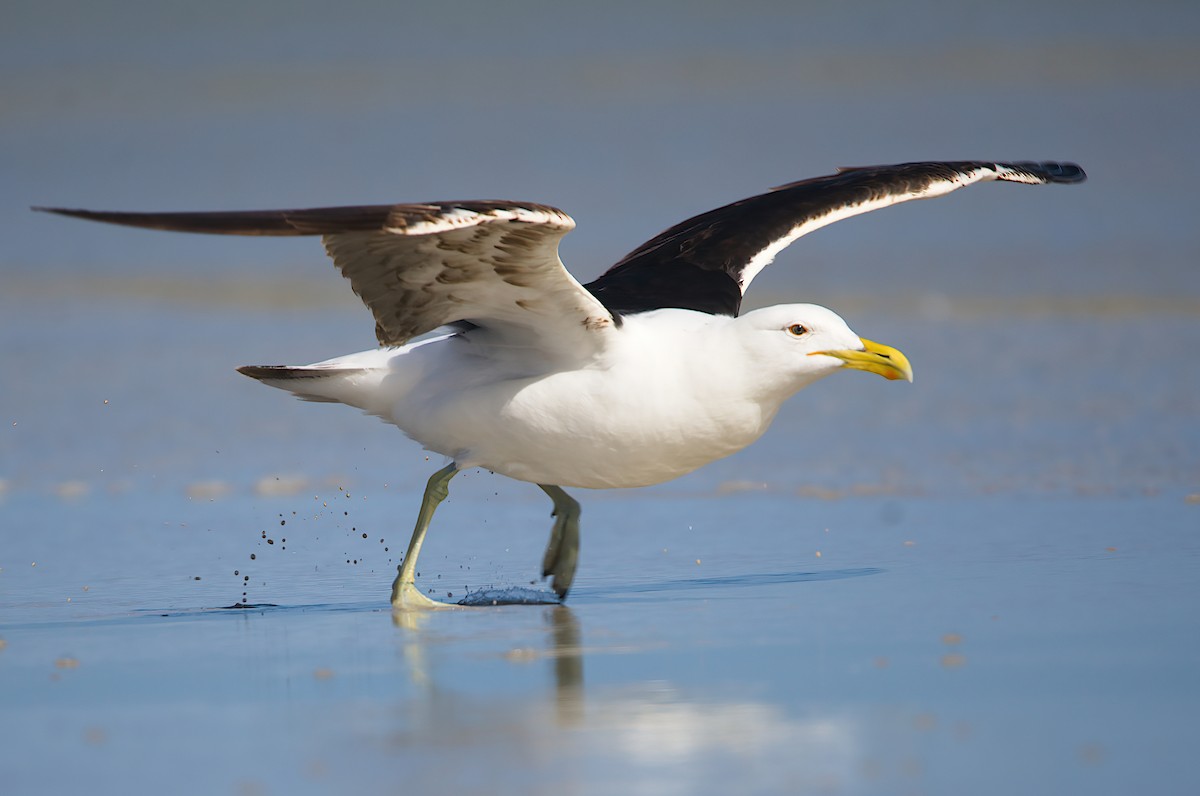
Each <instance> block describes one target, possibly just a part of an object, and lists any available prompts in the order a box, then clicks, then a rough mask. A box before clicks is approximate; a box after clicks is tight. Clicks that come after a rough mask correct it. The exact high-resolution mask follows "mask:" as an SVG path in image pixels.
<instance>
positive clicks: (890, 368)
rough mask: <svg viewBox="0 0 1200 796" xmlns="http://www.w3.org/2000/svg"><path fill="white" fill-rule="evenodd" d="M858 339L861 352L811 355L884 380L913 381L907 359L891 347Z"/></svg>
mask: <svg viewBox="0 0 1200 796" xmlns="http://www.w3.org/2000/svg"><path fill="white" fill-rule="evenodd" d="M860 339H862V344H863V349H862V350H861V351H859V350H855V349H852V348H846V349H841V350H838V351H814V352H813V353H814V354H822V355H824V356H827V357H836V358H838V359H840V360H842V362H844V363H845V365H844V366H843V367H847V368H853V369H854V370H865V371H867V372H868V373H875V374H877V375H879V376H883V377H884V378H885V379H904V380H905V381H912V380H913V372H912V365H910V364H909V363H908V357H906V356H904V354H901V353H900V352H899V351H898V350H896V349H895V348H892V347H891V346H887V345H883V344H882V343H876V342H874V341H872V340H868V339H866V338H865V337H864V338H860ZM809 356H811V354H810V355H809Z"/></svg>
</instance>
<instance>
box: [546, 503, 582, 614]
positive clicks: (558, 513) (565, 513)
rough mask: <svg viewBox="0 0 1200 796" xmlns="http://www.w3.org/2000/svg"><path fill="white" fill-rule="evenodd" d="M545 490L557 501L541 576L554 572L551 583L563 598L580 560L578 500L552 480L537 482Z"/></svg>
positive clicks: (573, 578)
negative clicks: (552, 482)
mask: <svg viewBox="0 0 1200 796" xmlns="http://www.w3.org/2000/svg"><path fill="white" fill-rule="evenodd" d="M538 486H539V487H541V488H542V491H543V492H545V493H546V494H547V495H549V496H550V499H551V500H553V501H554V511H553V512H552V513H551V516H552V517H554V528H553V529H552V530H551V531H550V543H549V544H548V545H546V555H545V556H543V557H542V577H549V576H550V575H553V576H554V579H553V580H551V581H550V587H551V588H552V589H554V592H555V594H557V595H558V596H559V597H560V598H562V599H566V597H567V592H568V591H569V590H570V588H571V583H572V582H573V581H574V580H575V567H576V566H577V565H578V564H579V514H580V508H579V503H578V502H577V501H576V500H575V499H574V498H572V497H571V496H570V495H568V494H567V493H566V492H564V491H563V490H562V487H558V486H553V485H551V484H538Z"/></svg>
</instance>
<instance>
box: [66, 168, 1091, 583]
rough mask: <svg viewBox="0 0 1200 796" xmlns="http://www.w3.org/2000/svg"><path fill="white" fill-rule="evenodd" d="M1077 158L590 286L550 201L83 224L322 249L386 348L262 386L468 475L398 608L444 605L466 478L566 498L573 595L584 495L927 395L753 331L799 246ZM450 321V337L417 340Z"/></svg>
mask: <svg viewBox="0 0 1200 796" xmlns="http://www.w3.org/2000/svg"><path fill="white" fill-rule="evenodd" d="M1083 179H1084V174H1083V171H1082V169H1080V168H1079V167H1078V166H1075V165H1074V164H1067V163H1029V162H1020V163H992V162H976V161H961V162H953V163H937V162H931V163H907V164H901V165H897V166H874V167H868V168H854V169H843V170H842V171H841V172H839V173H838V174H833V175H829V176H826V177H817V178H814V179H809V180H803V181H800V182H795V183H791V184H789V185H784V186H781V187H779V188H776V189H774V190H772V191H770V192H767V193H764V194H760V195H758V196H753V197H750V198H748V199H743V200H741V201H739V202H734V203H733V204H729V205H726V206H724V207H720V208H717V209H715V210H711V211H709V212H707V213H703V214H701V215H699V216H696V217H694V218H691V219H688V220H686V221H684V222H682V223H680V224H677V225H676V226H674V227H671V228H670V229H668V230H666V231H665V232H663V233H662V234H660V235H658V236H656V237H654V238H653V239H651V240H650V241H648V242H646V243H644V244H642V245H641V246H639V247H638V248H636V249H635V250H634V251H632V252H631V253H630V254H628V255H626V256H625V257H624V258H623V259H622V260H621V261H620V262H618V263H617V264H616V265H615V266H613V267H612V268H611V269H609V270H608V271H607V272H606V273H605V274H603V275H602V276H601V277H600V278H599V279H597V280H595V281H593V282H591V283H589V284H588V285H586V286H585V285H581V284H580V283H579V282H577V281H576V280H575V279H574V277H572V276H571V275H570V274H569V273H568V272H567V271H566V269H565V268H564V267H563V264H562V262H561V261H560V260H559V256H558V244H559V241H560V240H561V239H562V237H563V236H564V235H565V234H566V233H567V232H569V231H570V230H571V229H573V228H574V226H575V222H574V221H573V220H572V219H571V218H570V217H569V216H567V215H566V214H565V213H563V212H562V211H560V210H557V209H555V208H553V207H548V206H546V205H539V204H532V203H528V202H507V201H468V202H435V203H429V204H398V205H380V206H372V207H335V208H318V209H311V210H266V211H251V212H217V213H119V212H96V211H88V210H55V211H54V212H58V213H62V214H64V215H71V216H77V217H80V218H88V219H92V220H96V221H105V222H110V223H115V224H126V225H131V226H138V227H149V228H153V229H167V230H178V231H184V232H205V233H218V234H233V235H321V236H322V239H323V241H324V244H325V249H326V251H327V252H328V253H329V255H330V256H331V257H332V258H333V261H334V263H335V264H336V265H337V267H338V268H339V269H340V270H341V272H342V274H343V275H344V276H346V277H347V278H348V279H349V280H350V284H351V287H353V289H354V291H355V292H356V293H358V295H359V296H360V297H362V299H363V301H364V302H365V303H366V305H367V306H368V307H369V308H370V310H371V312H372V314H373V315H374V317H375V330H376V336H377V337H378V339H379V342H380V344H381V345H382V346H383V347H382V348H380V349H377V350H374V351H366V352H362V353H358V354H351V355H347V356H341V357H337V358H335V359H330V360H326V361H323V362H318V363H315V364H311V365H304V366H284V365H269V366H247V367H243V368H241V372H242V373H244V374H246V375H247V376H250V377H252V378H255V379H258V380H260V381H262V382H263V383H265V384H268V385H271V386H273V387H279V388H282V389H286V390H289V391H291V392H292V393H294V394H295V395H297V396H299V397H301V398H304V399H307V400H312V401H327V402H337V403H344V404H348V405H350V406H355V407H358V408H359V409H362V410H363V411H366V412H369V413H371V414H375V415H378V416H379V417H381V418H383V419H385V420H387V421H388V422H391V423H394V424H395V425H396V426H398V427H399V428H400V429H402V430H403V431H404V432H405V433H406V434H408V435H409V436H410V437H412V438H413V439H415V440H417V441H418V442H420V443H421V444H422V445H423V446H424V447H425V448H426V449H428V450H431V451H435V452H437V453H441V454H444V455H446V456H448V457H451V458H452V459H453V461H452V462H451V463H450V464H449V465H448V466H446V467H444V468H443V469H441V470H439V471H438V472H436V473H435V474H434V475H433V476H432V477H431V478H430V479H429V482H428V484H427V486H426V489H425V494H424V498H423V499H422V502H421V508H420V511H419V513H418V515H417V523H416V528H415V529H414V531H413V536H412V539H411V541H410V543H409V547H408V552H407V554H406V555H405V557H404V561H403V563H402V565H401V567H400V571H399V574H398V575H397V577H396V580H395V582H394V584H393V586H392V602H393V604H395V605H409V606H431V605H434V603H433V601H431V600H430V599H429V598H427V597H425V596H424V595H423V594H421V593H420V591H418V590H417V588H416V586H415V584H414V578H415V575H416V564H417V556H418V553H419V552H420V549H421V544H422V541H423V539H424V537H425V532H426V531H427V530H428V528H429V525H430V523H431V522H432V520H433V514H434V511H435V510H436V508H437V506H438V505H439V504H440V503H441V501H442V500H444V499H445V498H446V496H447V494H448V492H449V484H450V480H451V479H452V478H453V477H454V476H455V474H456V473H458V472H459V471H460V470H462V469H463V468H468V467H484V468H487V469H489V470H492V471H494V472H498V473H501V474H503V475H507V476H509V477H512V478H516V479H519V480H522V481H529V482H532V483H536V484H538V485H539V486H540V487H541V489H542V490H543V491H544V492H545V493H546V494H547V495H548V496H549V497H550V499H551V500H552V501H553V503H554V511H553V514H554V517H555V522H554V526H553V529H552V531H551V538H550V543H549V545H548V546H547V548H546V554H545V556H544V557H543V564H542V569H543V574H544V575H546V576H552V577H553V580H552V581H551V585H552V586H553V588H554V590H555V591H556V592H557V593H558V595H559V596H560V597H565V596H566V594H567V590H568V589H569V588H570V586H571V583H572V581H573V579H574V577H575V569H576V563H577V560H578V553H579V513H580V508H579V504H578V503H576V502H575V500H574V499H572V498H571V497H569V496H568V495H567V494H566V492H564V491H563V489H562V486H578V487H588V488H595V489H607V488H626V487H639V486H648V485H650V484H658V483H662V482H664V481H668V480H670V479H673V478H677V477H679V476H681V475H684V474H686V473H689V472H692V471H693V470H695V469H697V468H699V467H702V466H704V465H706V464H708V463H710V462H712V461H715V460H716V459H719V458H721V457H724V456H728V455H730V454H732V453H734V452H736V451H739V450H741V449H742V448H744V447H746V446H747V445H749V444H750V443H752V442H754V441H755V440H756V439H758V438H759V437H760V436H761V435H762V434H763V433H764V432H765V431H766V430H767V427H768V426H769V425H770V424H771V421H772V420H773V419H774V417H775V414H776V412H777V411H778V410H779V408H780V407H781V406H782V404H783V402H784V401H785V400H787V399H788V398H789V397H791V396H792V395H794V394H795V393H796V392H798V391H799V390H801V389H803V388H804V387H806V386H808V385H810V384H812V383H813V382H816V381H817V380H819V379H822V378H824V377H825V376H828V375H830V374H832V373H834V372H835V371H837V370H840V369H842V368H852V369H856V370H862V371H867V372H871V373H876V374H878V375H881V376H884V377H885V378H888V379H907V380H909V381H911V380H912V369H911V368H910V367H909V364H908V360H907V359H906V358H905V357H904V355H903V354H901V353H900V352H899V351H897V350H896V349H894V348H890V347H888V346H884V345H880V344H878V343H874V342H871V341H870V340H866V339H864V338H861V337H860V336H859V335H858V334H856V333H854V332H853V331H851V330H850V327H849V326H848V325H847V324H846V322H845V321H843V320H842V319H841V318H840V317H839V316H838V315H837V314H835V313H834V312H832V311H830V310H828V309H826V308H824V307H819V306H815V305H812V304H790V305H780V306H774V307H767V308H764V309H760V310H755V311H754V312H749V313H746V314H745V315H742V316H740V317H739V316H738V313H739V311H740V309H741V303H742V295H743V293H744V292H745V290H746V289H747V288H748V287H749V286H750V283H751V281H752V280H753V279H754V278H755V276H757V274H758V273H759V272H760V271H761V270H762V269H763V268H765V267H766V266H767V265H769V264H770V263H771V261H772V260H773V259H774V258H775V256H776V255H777V254H779V252H781V251H782V250H783V249H784V248H786V247H787V246H788V245H790V244H791V243H792V242H794V241H795V240H797V239H798V238H800V237H801V236H803V235H806V234H808V233H809V232H812V231H814V230H817V229H820V228H821V227H824V226H826V225H828V224H831V223H834V222H836V221H839V220H841V219H844V218H848V217H850V216H854V215H858V214H860V213H866V212H869V211H872V210H877V209H880V208H884V207H888V206H890V205H894V204H898V203H900V202H907V201H909V200H913V199H927V198H932V197H936V196H942V195H945V194H947V193H949V192H951V191H954V190H956V189H958V188H961V187H963V186H966V185H971V184H973V183H977V182H986V181H994V180H1002V181H1008V182H1016V183H1025V184H1030V185H1036V184H1044V183H1073V182H1080V181H1082V180H1083ZM447 325H449V326H450V327H452V328H451V329H450V330H449V332H448V333H446V334H442V335H440V336H438V337H434V338H431V339H426V340H421V341H414V338H417V337H418V336H420V335H423V334H426V333H429V332H433V331H435V330H437V329H439V328H442V327H445V326H447Z"/></svg>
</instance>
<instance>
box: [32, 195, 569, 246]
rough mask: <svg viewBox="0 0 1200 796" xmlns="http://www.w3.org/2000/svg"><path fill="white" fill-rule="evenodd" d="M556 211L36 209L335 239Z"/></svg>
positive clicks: (485, 204) (124, 222)
mask: <svg viewBox="0 0 1200 796" xmlns="http://www.w3.org/2000/svg"><path fill="white" fill-rule="evenodd" d="M512 207H516V208H520V209H523V210H532V211H548V212H552V213H558V212H559V211H558V210H555V209H554V208H552V207H547V206H546V205H539V204H534V203H532V202H501V201H487V200H481V201H472V202H429V203H421V204H395V205H352V206H348V207H314V208H309V209H304V210H216V211H211V212H203V211H202V212H185V213H124V212H119V211H109V210H72V209H67V208H61V207H35V208H33V209H34V210H38V211H40V212H43V213H57V214H58V215H60V216H71V217H73V218H84V219H87V220H89V221H101V222H104V223H106V224H120V225H121V226H126V227H140V228H142V229H159V230H166V231H169V232H196V233H201V234H206V235H264V236H281V237H282V236H297V235H334V234H337V233H341V232H382V231H383V230H384V229H387V228H393V229H404V228H406V227H409V226H412V225H414V224H419V223H428V222H433V221H436V220H437V219H439V218H441V217H442V216H443V215H444V214H445V213H446V212H448V211H451V210H454V209H463V210H472V211H475V212H487V211H489V210H496V209H504V208H512Z"/></svg>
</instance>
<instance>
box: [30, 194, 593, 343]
mask: <svg viewBox="0 0 1200 796" xmlns="http://www.w3.org/2000/svg"><path fill="white" fill-rule="evenodd" d="M37 209H42V210H46V211H48V212H53V213H59V214H61V215H67V216H74V217H77V218H85V219H90V220H92V221H103V222H107V223H110V224H122V225H126V226H134V227H144V228H149V229H161V230H172V231H177V232H199V233H209V234H224V235H287V236H290V235H321V236H322V239H323V241H324V244H325V250H326V251H327V252H328V253H329V256H330V257H332V258H333V261H334V263H335V264H336V265H337V267H338V269H339V270H341V272H342V274H343V275H344V276H345V277H346V278H347V279H349V280H350V285H351V287H352V288H353V289H354V292H355V293H357V294H358V295H359V296H360V297H361V298H362V300H363V302H364V303H365V304H366V305H367V307H368V308H369V309H370V310H371V313H372V314H373V315H374V316H375V333H376V336H377V337H378V338H379V342H380V344H381V345H387V346H395V345H401V344H403V343H404V342H405V341H407V340H409V339H411V338H413V337H416V336H417V335H421V334H424V333H425V332H428V331H431V330H433V329H436V328H438V327H439V326H444V325H446V324H451V323H456V322H465V323H469V324H472V325H474V326H478V327H483V328H487V329H495V330H497V331H498V332H500V333H502V334H503V335H504V336H505V339H506V340H507V341H510V342H511V343H512V344H515V345H528V346H531V347H534V348H539V349H541V350H543V351H545V352H546V353H547V354H556V355H562V356H568V357H587V356H589V355H591V354H593V353H595V352H597V351H599V350H600V349H601V348H603V346H604V338H605V332H606V331H607V330H609V329H611V328H612V327H613V324H614V320H613V316H612V314H610V313H609V311H608V310H607V309H605V307H604V305H603V304H601V303H600V302H599V301H598V300H597V299H596V298H595V297H594V296H592V295H591V293H589V292H588V291H587V290H586V289H584V288H583V286H582V285H580V284H579V282H577V281H576V280H575V278H574V277H572V276H571V274H570V273H568V272H567V270H566V269H565V268H564V267H563V264H562V261H561V260H559V257H558V243H559V241H560V240H561V238H562V236H563V235H565V234H566V233H567V232H569V231H570V230H572V229H573V228H574V227H575V222H574V221H572V220H571V218H570V216H568V215H566V214H565V213H563V212H562V211H560V210H556V209H555V208H553V207H548V206H546V205H538V204H532V203H523V202H502V201H470V202H434V203H429V204H399V205H371V206H360V207H331V208H316V209H310V210H255V211H234V212H208V213H123V212H104V211H93V210H65V209H59V208H37Z"/></svg>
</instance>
